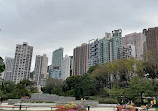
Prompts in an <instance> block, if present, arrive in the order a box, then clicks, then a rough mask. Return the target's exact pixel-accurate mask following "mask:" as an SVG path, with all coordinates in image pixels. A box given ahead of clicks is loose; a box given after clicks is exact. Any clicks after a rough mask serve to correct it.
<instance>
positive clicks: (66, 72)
mask: <svg viewBox="0 0 158 111" xmlns="http://www.w3.org/2000/svg"><path fill="white" fill-rule="evenodd" d="M69 76H70V57H69V56H68V55H65V57H64V58H63V60H62V62H61V79H62V80H66V78H68V77H69Z"/></svg>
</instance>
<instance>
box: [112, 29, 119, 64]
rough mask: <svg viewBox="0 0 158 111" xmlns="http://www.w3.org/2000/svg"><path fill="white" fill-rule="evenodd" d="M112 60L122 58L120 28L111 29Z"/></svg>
mask: <svg viewBox="0 0 158 111" xmlns="http://www.w3.org/2000/svg"><path fill="white" fill-rule="evenodd" d="M111 41H112V61H114V60H117V59H121V58H122V30H121V29H118V30H114V31H112V39H111Z"/></svg>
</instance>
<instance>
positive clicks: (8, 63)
mask: <svg viewBox="0 0 158 111" xmlns="http://www.w3.org/2000/svg"><path fill="white" fill-rule="evenodd" d="M4 63H5V71H4V75H3V79H4V81H10V80H11V74H12V72H13V64H14V58H11V57H5V60H4Z"/></svg>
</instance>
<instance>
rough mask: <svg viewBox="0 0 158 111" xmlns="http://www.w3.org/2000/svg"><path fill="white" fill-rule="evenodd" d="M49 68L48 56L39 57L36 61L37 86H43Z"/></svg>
mask: <svg viewBox="0 0 158 111" xmlns="http://www.w3.org/2000/svg"><path fill="white" fill-rule="evenodd" d="M47 66H48V57H47V56H46V54H43V56H40V55H37V56H36V61H35V69H34V71H35V82H36V83H37V85H41V86H43V85H44V84H42V83H43V81H44V80H46V79H47V76H48V75H47Z"/></svg>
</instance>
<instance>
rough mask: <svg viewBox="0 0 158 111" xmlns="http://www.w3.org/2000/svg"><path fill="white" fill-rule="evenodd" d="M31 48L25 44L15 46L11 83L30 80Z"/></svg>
mask: <svg viewBox="0 0 158 111" xmlns="http://www.w3.org/2000/svg"><path fill="white" fill-rule="evenodd" d="M32 53H33V47H32V46H29V45H28V43H27V42H23V44H17V45H16V51H15V59H14V65H13V72H12V75H11V78H12V81H13V82H15V83H19V82H20V81H21V80H24V79H30V67H31V60H32Z"/></svg>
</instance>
